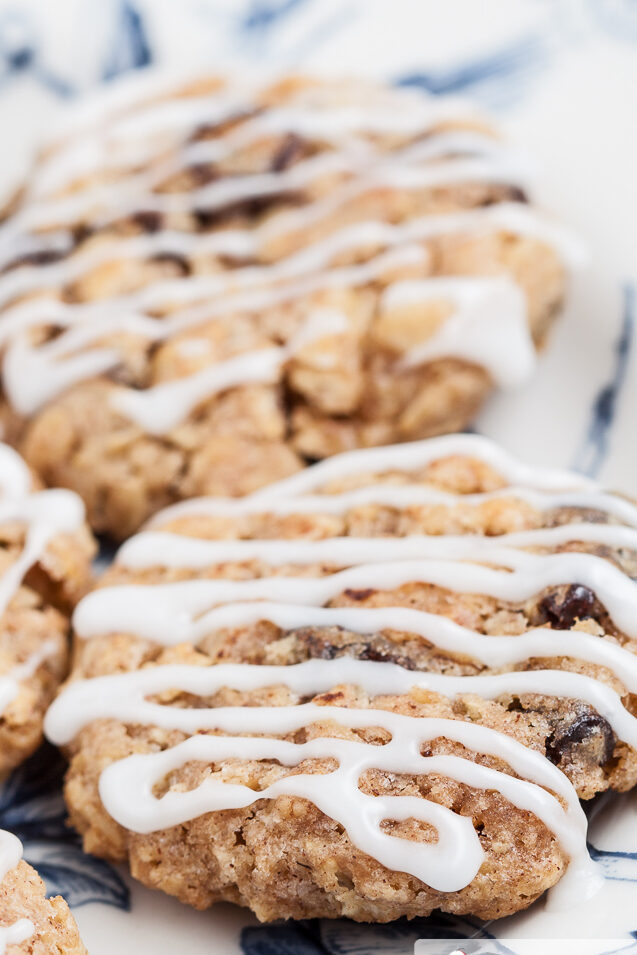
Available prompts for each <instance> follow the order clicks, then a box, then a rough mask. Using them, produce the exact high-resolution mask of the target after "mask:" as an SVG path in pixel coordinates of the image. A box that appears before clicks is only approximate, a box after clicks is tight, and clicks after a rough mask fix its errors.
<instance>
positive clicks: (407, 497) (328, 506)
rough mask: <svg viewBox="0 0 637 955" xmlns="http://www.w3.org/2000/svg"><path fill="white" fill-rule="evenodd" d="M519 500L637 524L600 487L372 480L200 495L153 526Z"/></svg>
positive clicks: (628, 508)
mask: <svg viewBox="0 0 637 955" xmlns="http://www.w3.org/2000/svg"><path fill="white" fill-rule="evenodd" d="M503 499H505V500H519V501H523V502H525V503H526V504H529V505H530V506H531V507H533V508H534V509H536V510H538V511H549V510H553V509H556V508H576V509H588V508H594V509H596V510H598V511H600V512H602V513H606V514H608V515H612V516H613V517H616V518H617V519H618V520H621V521H623V522H624V523H625V524H630V525H631V526H632V527H637V507H635V505H634V504H631V503H630V501H626V500H624V499H623V498H621V497H616V496H615V495H613V494H605V493H604V492H602V491H594V490H593V491H571V492H568V491H562V492H555V493H547V492H543V491H534V490H531V489H529V488H525V487H520V486H519V485H510V486H509V487H505V488H501V489H499V490H497V491H486V492H484V493H480V494H451V493H449V492H446V491H439V490H437V489H436V488H433V487H426V486H423V485H421V484H394V485H392V484H382V483H379V484H371V485H368V486H365V487H360V488H356V489H355V490H352V491H343V492H341V493H340V494H309V495H304V494H301V495H299V496H298V497H291V498H289V499H288V498H278V497H273V498H270V497H267V498H266V499H265V500H262V499H261V498H260V497H256V495H253V494H250V495H247V496H246V497H243V498H234V497H230V498H215V497H196V498H190V499H189V500H187V501H180V502H179V503H178V504H172V505H171V506H170V507H167V508H165V509H164V510H163V511H160V512H159V513H158V514H156V515H155V516H154V517H153V518H152V519H151V521H150V523H149V526H150V527H158V526H160V525H162V524H165V523H166V522H168V521H172V520H176V519H179V518H182V517H189V516H192V515H197V516H200V517H206V516H207V517H233V518H240V517H244V516H246V515H250V514H272V515H276V516H285V515H289V514H345V513H347V511H350V510H355V509H356V508H358V507H365V506H367V505H370V504H374V505H379V506H381V507H390V508H395V509H397V510H406V509H411V508H429V507H436V506H447V507H455V506H463V505H465V506H468V507H479V506H480V505H482V504H486V503H488V502H489V501H497V500H503Z"/></svg>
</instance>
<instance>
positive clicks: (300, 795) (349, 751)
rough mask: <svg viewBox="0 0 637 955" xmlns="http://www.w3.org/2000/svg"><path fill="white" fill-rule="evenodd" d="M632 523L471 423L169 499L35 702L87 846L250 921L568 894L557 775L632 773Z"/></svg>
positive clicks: (83, 607) (105, 587)
mask: <svg viewBox="0 0 637 955" xmlns="http://www.w3.org/2000/svg"><path fill="white" fill-rule="evenodd" d="M636 528H637V509H636V508H635V506H634V505H633V504H632V503H630V502H629V501H626V500H625V499H623V498H620V497H618V496H616V495H612V494H609V493H605V492H603V491H602V490H601V489H600V488H599V487H597V486H595V485H593V484H592V483H591V482H589V481H587V480H586V479H583V478H580V477H579V476H576V475H574V474H569V473H563V472H555V471H550V470H540V469H533V468H529V467H525V466H523V465H521V464H519V463H518V462H516V461H513V460H512V459H510V458H509V457H508V455H506V454H505V453H504V452H503V451H501V450H500V449H499V448H497V447H496V446H495V445H493V444H491V443H490V442H488V441H486V440H485V439H482V438H479V437H476V436H469V435H462V436H448V437H444V438H435V439H431V440H429V441H423V442H418V443H412V444H409V445H399V446H395V447H393V448H382V449H369V450H364V451H355V452H350V453H348V454H344V455H340V456H336V457H334V458H332V459H330V460H328V461H325V462H323V463H321V464H319V465H316V466H314V467H312V468H309V469H306V470H305V471H303V472H300V473H299V474H298V475H294V476H292V477H291V478H289V479H286V480H284V481H282V482H280V483H279V484H275V485H273V486H271V487H269V488H267V489H264V490H263V491H261V492H258V493H256V494H253V495H251V496H248V497H246V498H244V499H241V500H229V499H220V498H202V499H200V500H194V501H189V502H183V503H181V504H177V505H175V506H174V507H173V508H170V509H168V510H167V511H165V512H164V513H162V514H160V515H158V516H157V517H156V518H155V520H154V521H153V522H152V524H151V525H150V526H149V527H148V528H147V529H146V530H145V531H144V532H142V533H141V534H139V535H137V536H136V537H133V538H132V539H131V540H130V541H128V542H127V543H126V544H125V545H124V546H123V547H122V548H121V549H120V552H119V554H118V557H117V559H116V561H115V563H114V565H113V567H112V568H111V569H110V570H109V571H108V572H107V573H106V574H105V576H104V577H103V578H102V581H101V583H100V585H99V586H98V588H97V589H96V590H95V591H94V592H93V593H92V594H89V595H88V596H87V597H86V598H84V600H83V601H82V602H81V603H80V605H79V607H78V610H77V613H76V616H75V623H76V629H77V648H76V656H75V668H74V671H73V674H72V677H71V680H70V682H69V684H68V685H67V687H66V688H65V689H64V690H63V691H62V693H61V695H60V697H59V698H58V700H57V701H56V702H55V704H54V705H53V707H52V709H51V711H50V712H49V716H48V721H47V733H48V735H49V737H50V738H51V739H52V740H53V741H54V742H57V743H59V744H62V745H65V746H66V747H67V748H68V755H69V759H70V768H69V772H68V776H67V780H66V799H67V804H68V807H69V811H70V816H71V820H72V822H73V824H74V825H75V826H76V827H77V829H78V830H79V831H80V832H81V833H82V835H83V838H84V845H85V848H86V850H87V851H88V852H91V853H95V854H97V855H99V856H103V857H105V858H109V859H113V860H118V861H121V860H127V861H128V863H129V865H130V868H131V872H132V873H133V875H134V876H135V877H136V878H138V879H140V880H141V881H142V882H144V883H145V884H146V885H149V886H152V887H154V888H160V889H163V890H164V891H166V892H168V893H170V894H172V895H175V896H177V897H178V898H180V899H181V900H182V901H184V902H187V903H189V904H190V905H193V906H195V907H197V908H206V907H207V906H209V905H211V904H212V903H214V902H216V901H218V900H229V901H233V902H236V903H238V904H241V905H247V906H249V907H250V908H252V909H253V911H254V912H256V914H257V916H258V917H259V918H260V919H262V920H271V919H276V918H312V917H322V918H323V917H324V918H329V917H338V916H347V917H350V918H353V919H359V920H363V921H389V920H391V919H395V918H398V917H401V916H408V917H414V916H417V915H426V914H428V913H429V912H431V911H432V910H434V909H442V910H444V911H447V912H454V913H472V914H474V915H476V916H479V917H481V918H496V917H501V916H504V915H507V914H510V913H512V912H515V911H518V910H519V909H522V908H525V907H526V906H528V905H529V904H531V902H533V901H534V900H535V899H536V898H537V897H538V896H540V895H541V894H542V893H543V892H544V891H545V890H547V889H549V888H551V887H552V886H555V885H556V883H558V881H559V880H560V879H562V878H563V882H562V883H561V884H560V886H558V890H559V891H562V890H564V892H574V893H575V895H576V897H577V898H578V900H579V901H581V899H582V898H584V897H585V896H586V893H587V891H588V889H587V887H586V885H587V882H586V880H587V878H588V876H589V875H590V873H588V869H587V865H588V863H587V854H586V849H585V834H586V820H585V816H584V814H583V813H582V810H581V808H580V804H579V799H583V800H587V799H590V798H592V797H593V796H595V795H596V794H597V793H600V792H603V791H605V790H608V789H615V790H620V791H623V790H628V789H630V788H631V787H632V786H634V784H635V781H636V780H637V758H636V747H637V730H636V726H637V724H636V721H635V717H634V715H633V713H634V707H635V702H634V693H635V689H636V688H637V660H636V658H635V653H636V649H637V629H636V627H635V623H634V621H635V619H636V617H635V613H634V610H635V607H636V606H637V593H636V589H635V584H634V580H633V578H634V576H635V560H636V554H637V530H636ZM520 787H522V788H521V789H520ZM522 792H524V795H523V796H522V795H521V793H522ZM434 805H435V809H432V806H434ZM434 812H435V813H438V814H437V815H436V817H435V819H434V816H433V815H432V813H434ZM467 825H468V828H463V827H466V826H467ZM456 837H457V838H458V840H459V842H458V845H460V846H461V849H460V850H458V851H457V852H454V851H452V849H451V848H450V846H451V844H452V843H453V840H454V839H455V838H456ZM437 840H439V842H440V851H441V855H440V856H436V851H437V850H436V843H437ZM447 840H450V842H448V841H447ZM415 846H417V847H418V849H417V852H415V851H414V847H415ZM430 857H431V859H433V860H434V861H433V862H432V867H431V869H429V870H427V869H426V865H427V864H428V863H427V862H426V860H427V859H429V858H430ZM587 873H588V874H587ZM585 875H586V878H584V876H585ZM573 887H574V888H573Z"/></svg>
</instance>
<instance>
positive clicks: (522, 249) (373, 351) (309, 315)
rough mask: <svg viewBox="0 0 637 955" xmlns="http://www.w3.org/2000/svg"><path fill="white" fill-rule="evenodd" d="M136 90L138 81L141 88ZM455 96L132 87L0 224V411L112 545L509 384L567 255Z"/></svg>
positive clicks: (523, 373) (62, 143)
mask: <svg viewBox="0 0 637 955" xmlns="http://www.w3.org/2000/svg"><path fill="white" fill-rule="evenodd" d="M144 83H146V85H144ZM524 179H525V176H524V168H523V165H521V164H520V162H519V160H518V158H517V157H515V156H513V155H512V154H511V152H510V150H509V148H508V147H507V146H506V145H505V144H503V143H502V142H501V141H500V140H499V139H498V137H497V135H496V133H495V132H494V131H493V130H492V129H491V128H489V127H488V125H486V124H485V122H484V120H483V119H481V118H479V117H477V116H473V115H470V114H469V113H467V111H466V110H459V108H458V106H457V104H455V103H454V102H449V103H447V102H446V101H444V100H442V101H441V100H439V99H437V98H436V99H428V98H425V97H424V96H423V95H421V94H420V93H415V92H414V91H406V90H391V89H385V88H379V87H374V86H371V85H367V84H364V83H359V82H354V81H342V82H340V81H339V82H335V81H317V80H312V79H308V78H302V77H289V78H285V79H283V80H280V81H279V82H277V83H274V84H271V85H267V84H264V85H260V86H256V87H251V88H247V87H245V86H242V85H241V84H239V83H236V82H230V81H228V80H226V79H224V78H215V77H212V78H204V79H199V80H197V81H192V82H189V83H182V84H181V85H180V84H178V83H177V84H174V85H170V84H166V83H164V84H161V83H160V84H157V83H155V85H153V84H152V83H148V82H147V81H141V82H140V81H137V82H136V83H132V84H131V85H130V87H126V86H122V87H121V88H119V89H116V95H115V96H113V97H112V99H111V102H110V104H109V103H106V104H102V105H100V104H93V105H92V104H90V103H89V104H87V106H86V109H85V110H84V112H81V111H80V112H79V113H78V114H76V115H75V117H74V118H73V119H71V120H70V121H69V124H68V129H66V130H65V132H64V133H63V134H61V135H60V137H59V138H58V139H57V140H56V141H54V142H52V143H50V144H49V146H48V147H47V148H46V149H45V150H44V152H43V154H42V156H41V159H40V162H39V164H38V166H37V167H36V169H35V170H34V172H33V174H32V176H31V178H30V180H29V184H28V186H26V187H25V189H24V190H23V192H22V194H21V195H20V196H19V197H17V198H16V201H15V202H14V204H13V206H12V209H11V214H10V215H8V216H7V217H6V220H5V222H4V223H3V224H2V225H0V267H1V268H2V270H3V271H2V274H1V275H0V309H1V311H0V339H1V341H2V348H3V349H4V352H5V355H4V362H3V367H4V372H3V400H2V405H1V418H2V420H3V424H4V429H5V434H6V435H7V438H8V440H9V441H10V442H11V443H13V444H14V445H15V446H16V447H18V448H19V449H20V450H21V451H22V452H23V454H24V455H25V456H26V458H27V460H28V461H29V462H30V463H31V464H32V465H33V466H34V467H35V468H36V469H37V470H38V471H39V473H40V474H41V475H42V476H43V477H44V479H45V481H46V482H47V483H48V484H50V485H54V486H65V487H69V488H72V489H74V490H76V491H77V492H78V493H79V494H80V495H81V496H82V497H83V499H84V500H85V502H86V505H87V509H88V515H89V519H90V522H91V524H92V526H93V527H94V528H95V529H97V530H98V531H100V532H108V533H109V534H111V535H114V536H115V537H118V538H120V539H121V538H125V537H126V536H128V535H129V534H130V533H131V532H132V531H134V530H136V529H137V528H138V527H139V526H140V525H141V523H142V522H143V521H144V520H145V519H147V518H148V517H149V516H150V515H151V514H152V513H154V512H156V511H157V510H158V509H160V508H161V507H163V506H165V505H167V504H169V503H171V502H173V501H177V500H179V499H182V498H187V497H191V496H193V495H199V494H217V495H237V494H244V493H248V492H251V491H253V490H255V489H256V488H258V487H260V486H263V485H265V484H267V483H268V482H271V481H274V480H277V479H279V478H282V477H284V476H286V475H288V474H291V473H293V472H295V471H296V470H298V469H299V468H301V467H303V466H304V465H305V464H307V463H308V462H310V461H313V460H317V459H321V458H324V457H326V456H328V455H331V454H334V453H337V452H341V451H344V450H348V449H350V448H354V447H358V446H370V445H378V444H383V443H390V442H394V441H403V440H409V439H413V438H420V437H425V436H428V435H434V434H439V433H443V432H449V431H453V430H456V429H460V428H462V427H463V426H464V425H466V424H467V422H468V421H469V420H470V419H471V418H472V417H473V415H474V414H475V412H476V411H477V409H478V408H479V406H480V404H481V402H482V401H483V399H484V398H485V396H486V395H487V394H488V393H489V392H490V391H491V390H492V388H493V387H494V385H497V386H501V387H509V386H512V385H515V384H516V383H518V382H520V381H523V380H524V379H525V378H526V377H528V375H529V374H531V373H532V370H533V365H534V362H535V349H536V348H537V347H539V346H541V345H542V343H543V342H544V340H545V338H546V334H547V332H548V329H549V327H550V325H551V323H552V321H553V319H554V317H555V315H556V313H557V312H558V311H559V308H560V305H561V303H562V300H563V297H564V286H565V275H564V271H565V264H566V263H568V262H570V261H571V258H572V252H573V249H572V246H571V244H570V243H569V242H568V241H566V240H565V238H564V236H562V235H561V233H560V231H559V230H558V229H557V228H556V227H555V225H554V224H551V223H549V222H548V221H546V220H545V219H544V218H543V217H542V216H541V215H540V214H539V213H538V212H536V211H535V210H534V209H533V208H532V207H531V206H530V205H529V203H528V201H527V195H526V192H525V191H524V189H525V182H524Z"/></svg>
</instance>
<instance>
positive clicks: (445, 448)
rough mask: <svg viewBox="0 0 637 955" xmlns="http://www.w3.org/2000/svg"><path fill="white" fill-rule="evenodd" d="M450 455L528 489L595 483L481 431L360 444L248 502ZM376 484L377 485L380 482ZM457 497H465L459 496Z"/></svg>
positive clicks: (414, 467)
mask: <svg viewBox="0 0 637 955" xmlns="http://www.w3.org/2000/svg"><path fill="white" fill-rule="evenodd" d="M454 455H459V456H462V457H468V458H476V459H477V460H479V461H482V462H483V463H484V464H486V465H488V466H489V467H491V468H493V470H494V471H496V472H497V473H498V474H500V475H501V476H502V477H503V478H504V479H505V480H506V481H508V482H509V483H511V484H521V485H522V484H523V485H526V486H527V487H528V488H531V489H533V490H539V491H555V492H561V491H565V492H567V491H573V490H578V491H579V490H581V491H586V490H593V489H597V485H596V484H595V482H594V481H592V480H590V479H589V478H585V477H583V476H582V475H580V474H575V473H574V472H572V471H563V470H557V469H555V468H540V467H532V466H530V465H528V464H524V463H523V462H521V461H518V460H516V459H515V458H514V457H513V456H512V455H510V454H508V452H507V451H505V450H504V448H501V447H499V446H498V445H497V444H495V443H494V442H493V441H491V440H489V439H488V438H485V437H483V436H482V435H477V434H449V435H443V436H442V437H439V438H429V439H427V440H425V441H411V442H407V443H405V444H395V445H390V446H386V447H382V448H360V449H358V450H356V451H346V452H345V453H343V454H336V455H334V456H333V457H331V458H328V459H327V460H325V461H321V462H319V463H318V464H315V465H313V466H312V467H311V468H306V469H305V470H304V471H299V473H298V474H293V475H292V476H291V477H289V478H284V479H283V480H282V481H275V482H274V483H272V484H268V485H267V486H266V487H264V488H262V489H261V490H260V491H257V492H255V493H254V494H252V495H250V497H249V498H247V501H248V506H249V507H250V506H251V504H252V502H254V503H256V504H257V506H258V507H261V508H263V506H264V500H265V501H267V506H268V507H270V498H290V497H297V496H298V495H300V494H307V493H308V492H311V491H315V490H317V489H320V488H321V487H324V486H325V485H326V484H328V483H329V482H330V481H339V480H341V479H343V478H346V477H351V476H352V475H356V474H381V475H382V474H383V473H385V472H387V471H405V472H407V473H412V472H414V471H416V470H418V469H419V468H425V467H427V465H429V464H431V463H432V462H433V461H436V460H439V459H440V458H446V457H451V456H454ZM380 487H381V488H382V482H381V485H380ZM397 490H398V488H397ZM508 490H509V489H507V492H508ZM462 499H463V500H464V496H463V497H462ZM237 503H239V502H237ZM164 513H169V511H166V512H164Z"/></svg>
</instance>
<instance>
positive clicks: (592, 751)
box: [546, 713, 616, 766]
mask: <svg viewBox="0 0 637 955" xmlns="http://www.w3.org/2000/svg"><path fill="white" fill-rule="evenodd" d="M615 742H616V738H615V734H614V733H613V730H612V728H611V726H610V724H609V722H608V720H606V719H604V717H603V716H600V715H599V713H585V714H583V715H581V716H579V717H578V718H577V719H576V720H574V721H573V722H572V723H569V724H568V725H567V726H566V727H565V728H564V729H563V730H562V729H561V728H560V729H557V730H555V731H554V732H553V733H552V734H551V735H550V736H549V738H548V739H547V741H546V755H547V756H548V758H549V759H550V760H551V762H553V763H559V762H561V761H562V759H564V758H565V757H568V756H571V757H572V756H573V750H574V748H575V747H582V746H584V747H586V753H585V754H583V753H582V752H581V750H580V754H581V755H585V758H586V757H587V758H586V761H587V762H590V763H592V764H594V765H598V766H603V765H604V764H605V763H607V762H608V761H609V759H610V758H611V756H612V755H613V751H614V749H615Z"/></svg>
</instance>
